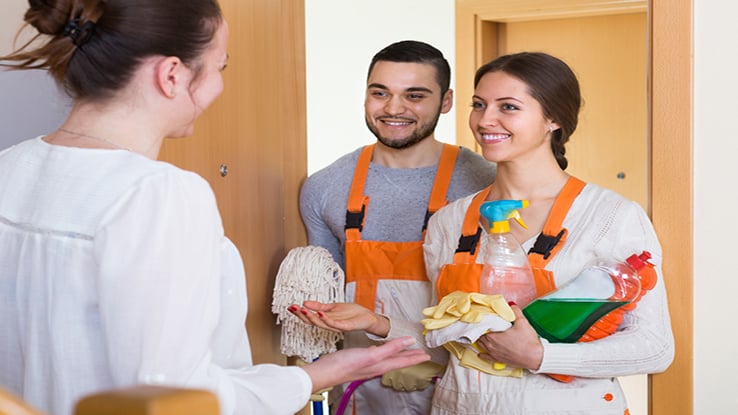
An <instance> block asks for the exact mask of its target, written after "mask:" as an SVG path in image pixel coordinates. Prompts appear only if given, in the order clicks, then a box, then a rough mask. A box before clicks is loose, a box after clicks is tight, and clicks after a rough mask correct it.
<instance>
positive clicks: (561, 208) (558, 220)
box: [528, 176, 585, 284]
mask: <svg viewBox="0 0 738 415" xmlns="http://www.w3.org/2000/svg"><path fill="white" fill-rule="evenodd" d="M584 186H585V183H584V182H583V181H581V180H579V179H577V178H576V177H574V176H571V177H569V180H568V181H567V182H566V184H565V185H564V188H563V189H561V192H559V195H558V196H556V200H555V201H554V204H553V206H552V207H551V212H550V213H549V214H548V218H547V219H546V223H545V224H544V225H543V231H542V232H541V234H540V235H538V238H537V239H536V242H535V244H534V245H533V248H531V249H530V251H529V252H528V262H530V265H531V267H533V268H541V269H542V268H545V267H546V264H548V263H549V261H551V259H552V258H553V257H554V255H556V254H557V253H558V252H559V251H560V250H561V247H563V246H564V243H566V235H567V233H568V231H567V230H566V229H565V228H563V227H562V225H563V223H564V219H565V218H566V215H567V214H568V213H569V208H571V205H572V204H573V203H574V200H575V199H576V198H577V196H578V195H579V193H580V192H581V191H582V189H584ZM538 283H539V281H536V284H538Z"/></svg>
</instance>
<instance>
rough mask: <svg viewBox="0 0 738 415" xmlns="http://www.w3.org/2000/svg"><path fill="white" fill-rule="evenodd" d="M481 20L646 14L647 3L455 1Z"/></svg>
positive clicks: (620, 0) (640, 0) (619, 0)
mask: <svg viewBox="0 0 738 415" xmlns="http://www.w3.org/2000/svg"><path fill="white" fill-rule="evenodd" d="M456 7H457V9H458V8H459V7H461V8H464V9H467V10H473V11H474V14H476V15H477V17H478V18H479V19H481V20H485V21H494V22H519V21H526V20H546V19H564V18H569V17H584V16H598V15H610V14H622V13H645V12H646V10H648V1H647V0H566V1H552V0H515V1H510V0H456Z"/></svg>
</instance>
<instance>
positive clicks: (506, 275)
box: [479, 200, 536, 307]
mask: <svg viewBox="0 0 738 415" xmlns="http://www.w3.org/2000/svg"><path fill="white" fill-rule="evenodd" d="M527 206H528V201H527V200H493V201H490V202H485V203H483V204H482V206H481V207H480V209H479V210H480V213H481V215H482V216H483V217H484V218H486V219H487V221H488V222H489V224H490V229H489V234H487V235H486V237H485V238H486V241H485V245H484V251H483V265H484V266H483V268H482V274H481V277H480V281H479V288H480V292H481V293H483V294H502V295H503V296H504V297H505V299H506V300H507V301H513V302H515V303H516V304H517V305H519V306H520V307H525V306H526V305H527V304H529V303H530V302H531V301H533V299H535V298H536V285H535V280H534V278H533V271H532V270H531V267H530V264H529V263H528V255H527V254H526V253H525V251H524V250H523V247H522V246H520V243H519V242H518V241H517V240H516V239H515V237H514V236H513V235H512V234H511V233H510V223H509V222H508V219H514V220H515V221H517V222H518V223H519V224H520V225H521V226H523V227H525V223H523V221H522V220H521V219H520V213H519V212H518V209H522V208H525V207H527Z"/></svg>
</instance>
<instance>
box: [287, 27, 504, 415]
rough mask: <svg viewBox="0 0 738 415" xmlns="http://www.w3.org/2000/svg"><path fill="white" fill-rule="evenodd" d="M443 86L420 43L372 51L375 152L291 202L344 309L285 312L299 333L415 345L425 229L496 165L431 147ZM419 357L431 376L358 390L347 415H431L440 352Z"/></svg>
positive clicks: (370, 117)
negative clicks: (309, 329) (320, 252)
mask: <svg viewBox="0 0 738 415" xmlns="http://www.w3.org/2000/svg"><path fill="white" fill-rule="evenodd" d="M450 78H451V70H450V67H449V64H448V62H447V61H446V59H445V58H444V57H443V54H442V53H441V52H440V51H439V50H438V49H436V48H435V47H433V46H431V45H428V44H426V43H423V42H417V41H401V42H397V43H393V44H391V45H389V46H387V47H386V48H384V49H382V50H381V51H379V52H378V53H377V54H376V55H374V58H373V59H372V61H371V64H370V65H369V73H368V76H367V86H366V98H365V101H364V112H365V114H364V116H365V119H366V125H367V127H368V128H369V130H371V132H372V133H373V134H374V135H375V136H376V137H377V142H376V143H374V144H371V145H368V146H365V147H362V148H359V149H357V150H355V151H353V152H351V153H349V154H347V155H345V156H343V157H341V158H339V159H338V160H336V161H335V162H334V163H332V164H331V165H330V166H328V167H326V168H324V169H322V170H320V171H318V172H316V173H315V174H313V175H312V176H310V177H309V178H308V179H307V181H306V182H305V184H304V185H303V188H302V190H301V194H300V210H301V214H302V218H303V221H304V223H305V226H306V227H307V231H308V238H309V244H310V245H315V246H322V247H324V248H326V249H328V251H330V252H331V254H332V255H333V258H334V259H335V260H336V262H338V263H339V264H340V265H341V266H342V267H343V268H344V270H345V271H346V282H347V283H346V300H347V301H348V302H349V303H342V304H318V303H315V304H312V306H306V307H303V306H302V305H299V306H295V307H291V308H290V311H292V312H293V313H294V314H295V315H297V316H298V317H300V318H301V319H302V320H303V321H305V322H306V323H309V324H314V325H317V326H320V327H324V328H327V329H330V330H334V331H341V332H345V334H346V337H345V339H344V347H360V346H367V345H370V344H372V343H373V342H382V341H386V340H389V339H392V338H395V337H397V336H401V335H403V334H409V335H413V336H415V337H416V338H417V339H418V344H421V345H422V344H424V341H423V337H422V334H421V333H422V325H421V324H420V320H421V319H422V318H423V315H422V309H423V308H424V307H427V306H429V305H430V304H429V303H430V297H431V287H430V284H429V282H428V279H427V277H426V272H425V266H424V262H423V253H422V242H423V234H424V230H425V226H426V223H427V220H428V218H429V217H430V215H432V214H433V213H434V212H435V211H436V210H438V209H440V208H441V207H442V206H444V205H445V204H447V203H448V202H449V201H453V200H456V199H458V198H460V197H463V196H466V195H469V194H471V193H474V192H477V191H479V190H481V189H482V188H484V187H486V186H487V185H489V184H490V183H491V182H492V181H493V180H494V177H495V166H494V164H492V163H490V162H488V161H486V160H484V159H483V158H482V157H481V156H479V155H478V154H476V153H474V152H473V151H471V150H469V149H467V148H463V147H458V146H452V145H448V144H444V143H442V142H440V141H438V140H436V138H435V136H434V131H435V128H436V124H437V123H438V119H439V117H440V116H441V114H445V113H447V112H448V111H449V110H451V106H452V105H453V91H452V90H451V89H450V88H449V86H450ZM429 352H430V353H431V355H432V356H433V360H434V361H435V362H436V363H435V364H434V363H428V364H424V365H422V366H421V367H414V368H412V369H407V370H403V371H398V372H395V373H390V374H388V375H385V376H384V377H383V378H382V379H373V380H369V381H367V382H365V383H363V384H362V385H361V386H359V387H358V388H357V389H356V391H355V392H354V394H353V397H352V398H353V400H352V401H351V403H350V407H351V408H353V412H355V413H356V414H358V415H368V414H427V413H429V412H430V404H431V397H432V395H433V387H432V381H431V379H432V378H433V377H434V376H436V375H440V374H441V373H442V372H441V371H442V369H443V365H445V360H446V351H445V350H435V351H429Z"/></svg>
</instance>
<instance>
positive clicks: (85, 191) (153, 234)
mask: <svg viewBox="0 0 738 415" xmlns="http://www.w3.org/2000/svg"><path fill="white" fill-rule="evenodd" d="M245 294H246V287H245V276H244V269H243V264H242V262H241V258H240V255H239V253H238V250H237V249H236V247H235V246H234V245H233V244H232V243H231V242H230V241H229V240H228V239H227V238H226V237H225V236H224V234H223V227H222V223H221V219H220V215H219V213H218V209H217V206H216V203H215V198H214V195H213V193H212V190H211V188H210V187H209V185H208V183H207V182H206V181H205V180H203V179H202V178H201V177H200V176H198V175H196V174H194V173H192V172H187V171H184V170H181V169H179V168H177V167H174V166H172V165H170V164H167V163H164V162H158V161H152V160H149V159H147V158H145V157H143V156H140V155H138V154H135V153H131V152H128V151H125V150H102V149H82V148H74V147H63V146H56V145H50V144H48V143H46V142H45V141H43V140H42V139H41V137H39V138H36V139H32V140H28V141H25V142H22V143H20V144H18V145H16V146H14V147H11V148H9V149H7V150H4V151H3V152H0V385H1V386H3V387H5V388H7V389H9V390H11V391H12V392H14V393H16V394H18V395H20V396H21V397H22V398H23V399H24V400H26V401H27V402H28V403H30V404H32V405H34V406H36V407H37V408H39V409H41V410H43V411H44V412H47V413H53V414H58V415H66V414H71V413H72V412H73V406H74V404H75V402H76V401H77V400H78V399H79V398H80V397H82V396H83V395H86V394H89V393H92V392H95V391H99V390H103V389H111V388H116V387H125V386H130V385H134V384H139V383H146V384H161V385H170V386H184V387H193V388H206V389H209V390H212V391H214V392H216V393H217V395H218V397H219V399H220V404H221V412H222V413H223V414H231V413H268V414H272V413H274V414H288V413H294V412H296V411H298V410H299V409H300V408H301V407H302V406H303V405H304V404H305V402H307V400H308V398H309V396H310V391H311V382H310V378H309V377H308V376H307V374H306V373H305V372H304V371H303V370H302V369H299V368H296V367H281V366H277V365H271V364H264V365H256V366H253V365H252V362H251V350H250V347H249V341H248V337H247V335H246V331H245V329H244V321H245V318H246V310H247V302H246V295H245Z"/></svg>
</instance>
